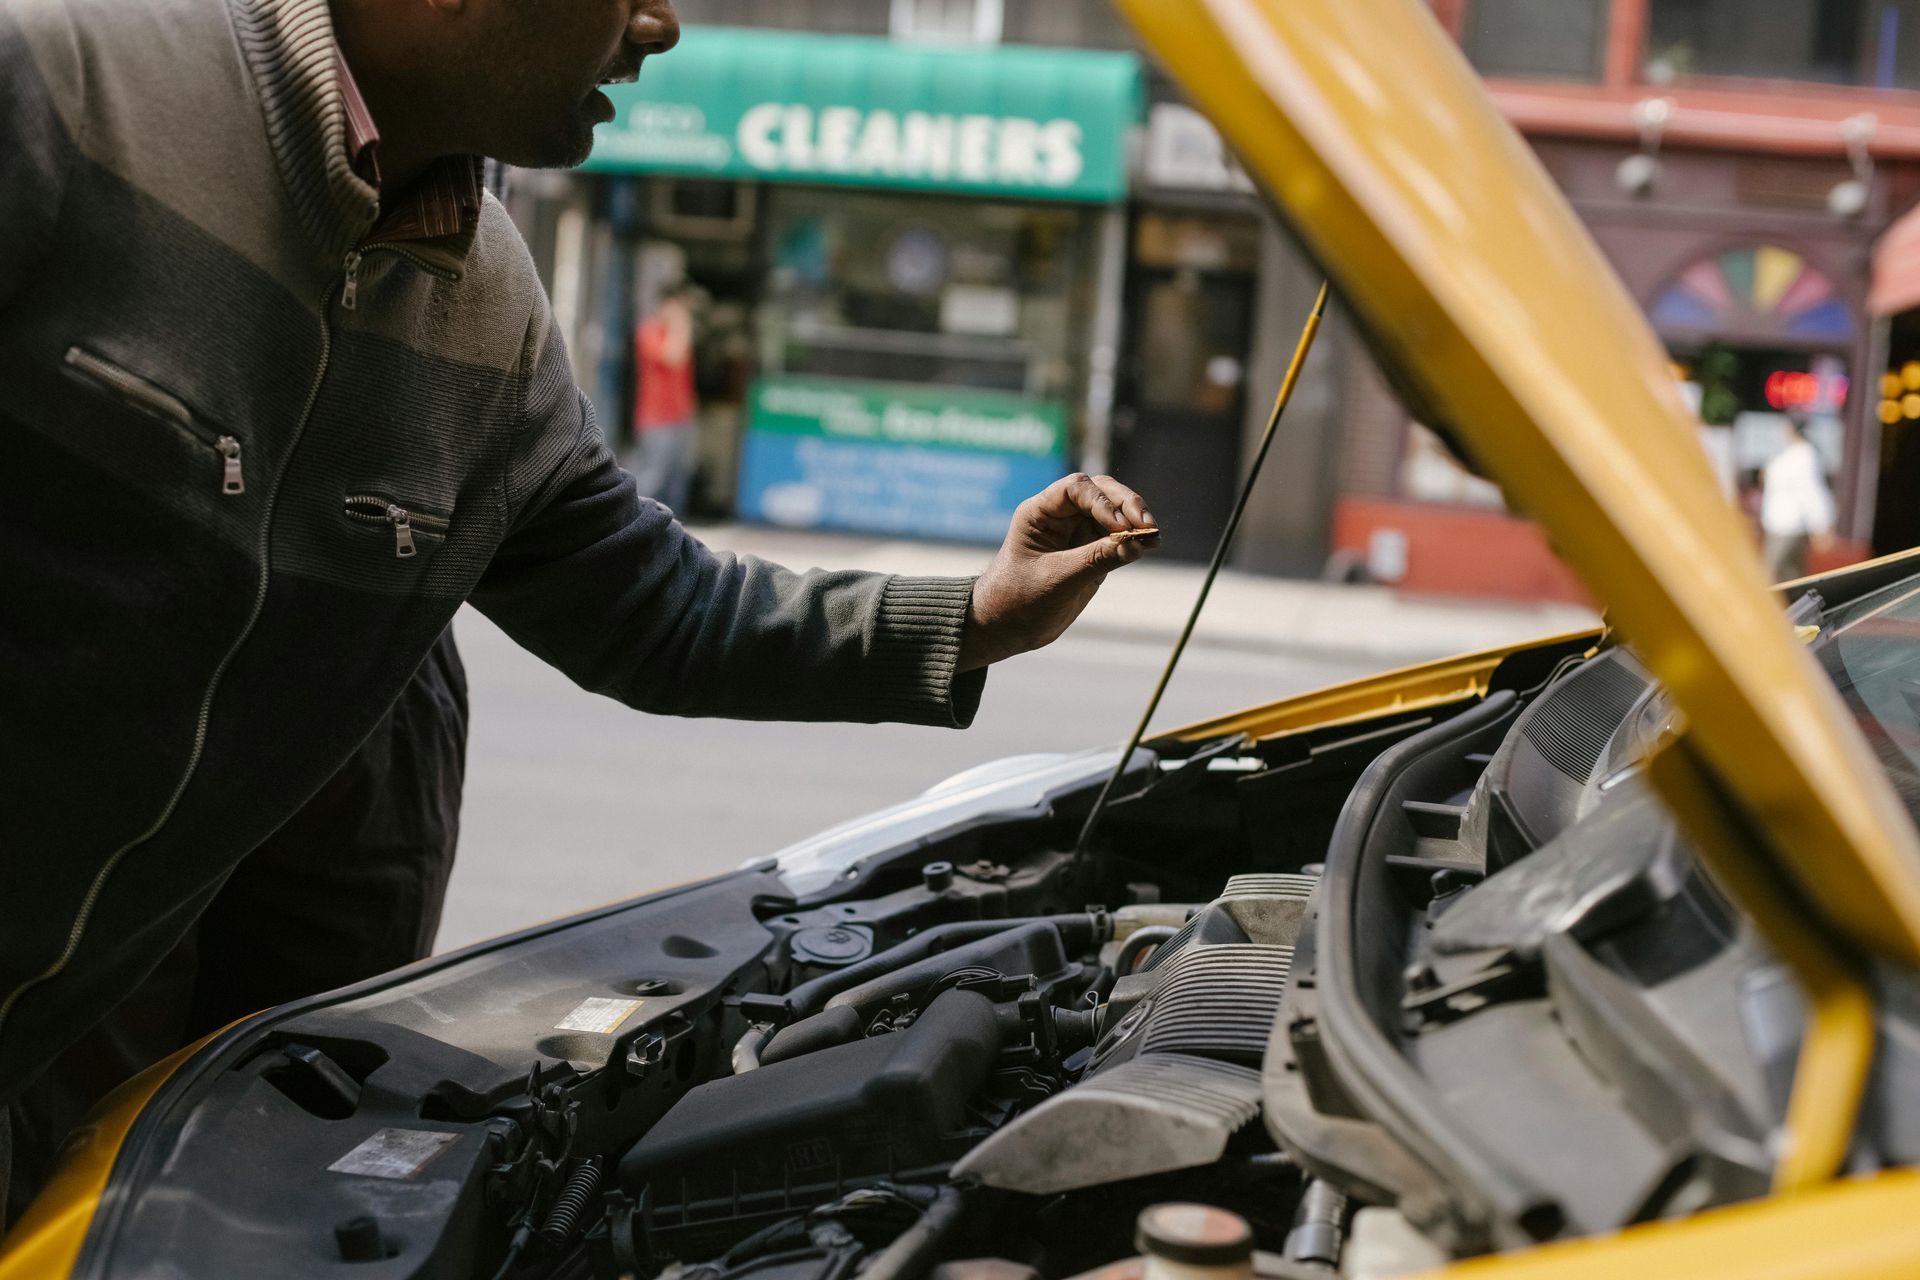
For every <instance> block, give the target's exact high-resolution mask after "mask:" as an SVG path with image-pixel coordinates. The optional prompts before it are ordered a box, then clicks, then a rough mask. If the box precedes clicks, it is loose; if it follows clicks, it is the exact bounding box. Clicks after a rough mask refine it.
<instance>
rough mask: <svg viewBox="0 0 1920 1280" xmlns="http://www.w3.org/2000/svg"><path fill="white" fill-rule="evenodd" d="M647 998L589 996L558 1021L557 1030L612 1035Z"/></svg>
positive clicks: (555, 1026)
mask: <svg viewBox="0 0 1920 1280" xmlns="http://www.w3.org/2000/svg"><path fill="white" fill-rule="evenodd" d="M645 1003H646V1001H645V1000H621V999H618V998H617V997H612V996H588V997H587V998H586V999H585V1000H582V1001H581V1002H580V1003H579V1004H577V1005H575V1006H573V1012H572V1013H570V1014H568V1015H567V1016H566V1017H565V1018H563V1019H561V1020H560V1021H559V1022H556V1023H555V1024H554V1026H553V1029H554V1030H555V1031H595V1032H598V1033H599V1034H601V1035H605V1036H610V1035H612V1034H613V1033H614V1032H616V1031H618V1030H619V1029H620V1024H621V1023H623V1022H625V1021H626V1020H627V1019H628V1018H631V1017H632V1016H633V1011H634V1010H635V1009H638V1008H639V1007H640V1006H641V1005H643V1004H645Z"/></svg>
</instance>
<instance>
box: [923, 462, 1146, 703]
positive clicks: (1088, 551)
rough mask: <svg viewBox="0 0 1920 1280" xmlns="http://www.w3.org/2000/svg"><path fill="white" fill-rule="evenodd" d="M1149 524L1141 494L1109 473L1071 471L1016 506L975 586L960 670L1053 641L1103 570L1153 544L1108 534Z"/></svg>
mask: <svg viewBox="0 0 1920 1280" xmlns="http://www.w3.org/2000/svg"><path fill="white" fill-rule="evenodd" d="M1153 527H1154V523H1153V516H1152V514H1151V513H1150V512H1148V510H1147V504H1146V503H1145V502H1143V501H1141V499H1140V495H1139V494H1137V493H1135V492H1134V491H1133V490H1131V489H1129V488H1127V486H1125V485H1123V484H1121V483H1120V482H1119V481H1118V480H1115V479H1114V478H1113V477H1111V476H1088V475H1083V474H1075V475H1070V476H1067V477H1066V478H1065V479H1061V480H1056V481H1054V482H1053V483H1052V484H1050V485H1048V486H1047V487H1046V488H1045V489H1044V490H1042V491H1041V492H1040V493H1037V494H1035V495H1034V496H1033V497H1031V498H1028V499H1027V500H1026V501H1025V502H1023V503H1021V504H1020V506H1019V507H1018V508H1017V509H1016V510H1015V511H1014V513H1013V525H1012V527H1011V528H1009V529H1008V530H1007V540H1006V542H1004V543H1002V544H1001V547H1000V552H999V554H998V555H996V556H994V558H993V563H992V564H991V565H989V566H987V571H986V572H985V573H983V574H981V575H980V578H979V580H978V581H976V582H975V583H974V584H973V604H972V606H971V607H970V608H969V609H968V610H967V627H966V632H965V634H964V635H963V636H962V637H961V640H960V670H962V671H972V670H973V669H974V668H976V667H984V666H986V665H987V664H988V663H990V662H998V661H1000V659H1002V658H1010V657H1012V656H1013V655H1014V654H1016V653H1025V652H1027V651H1028V650H1029V649H1038V648H1040V647H1041V646H1042V645H1046V644H1051V643H1052V642H1053V641H1054V640H1055V639H1056V638H1058V636H1059V635H1060V633H1061V632H1062V631H1065V630H1066V629H1067V627H1068V626H1069V625H1071V624H1072V622H1073V620H1074V619H1075V618H1077V617H1079V616H1080V611H1081V610H1082V609H1084V608H1086V607H1087V601H1089V600H1091V599H1093V593H1094V592H1095V591H1098V590H1099V589H1100V583H1101V582H1102V581H1103V580H1104V579H1105V578H1106V576H1107V574H1108V573H1110V572H1112V571H1113V570H1115V569H1117V568H1119V567H1120V566H1121V565H1123V564H1132V563H1133V562H1134V561H1135V560H1138V559H1139V558H1140V557H1141V556H1143V555H1145V554H1146V553H1147V548H1148V547H1150V546H1152V545H1153V543H1154V542H1155V539H1154V538H1152V537H1150V536H1149V537H1135V538H1126V539H1120V540H1115V539H1114V538H1113V537H1112V536H1111V535H1112V534H1116V533H1128V532H1131V531H1133V530H1137V529H1151V528H1153Z"/></svg>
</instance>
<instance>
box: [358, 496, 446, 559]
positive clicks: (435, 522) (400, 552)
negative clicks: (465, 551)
mask: <svg viewBox="0 0 1920 1280" xmlns="http://www.w3.org/2000/svg"><path fill="white" fill-rule="evenodd" d="M346 512H347V516H348V518H350V519H353V520H362V521H367V522H369V523H378V524H387V525H391V526H392V527H393V555H394V558H395V559H397V560H405V559H407V558H408V557H410V556H413V555H416V554H418V552H419V548H418V547H417V546H415V545H414V541H413V531H414V530H415V529H418V530H419V531H420V532H421V533H424V534H428V535H430V536H432V537H435V538H444V537H446V536H447V530H448V529H450V528H452V525H451V523H450V522H449V521H447V520H446V519H445V518H444V517H441V516H436V515H429V514H427V513H426V512H424V511H413V510H410V509H408V508H406V507H403V506H401V505H400V504H399V503H397V502H388V501H387V500H386V499H385V498H376V497H374V496H373V495H372V494H367V493H356V494H350V495H348V497H347V506H346Z"/></svg>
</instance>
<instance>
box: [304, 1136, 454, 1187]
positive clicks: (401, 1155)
mask: <svg viewBox="0 0 1920 1280" xmlns="http://www.w3.org/2000/svg"><path fill="white" fill-rule="evenodd" d="M459 1137H460V1135H459V1134H457V1133H435V1132H433V1131H432V1130H429V1129H382V1130H380V1131H379V1132H378V1133H376V1134H374V1135H373V1136H372V1137H371V1138H368V1139H367V1140H366V1141H365V1142H363V1143H361V1144H360V1145H359V1146H357V1147H355V1148H354V1149H353V1150H351V1151H349V1152H347V1154H345V1155H343V1156H341V1157H340V1158H339V1159H338V1160H335V1161H334V1162H333V1163H332V1164H330V1165H328V1166H327V1170H328V1171H329V1172H330V1173H351V1174H357V1175H358V1176H360V1177H363V1178H411V1177H412V1176H413V1175H414V1174H416V1173H418V1172H420V1171H421V1170H422V1169H424V1168H426V1167H427V1163H428V1162H429V1161H431V1160H432V1159H433V1158H434V1157H435V1156H437V1155H439V1154H440V1153H441V1152H442V1151H445V1150H446V1149H447V1148H448V1147H449V1146H452V1145H453V1143H454V1142H455V1141H456V1140H457V1139H458V1138H459Z"/></svg>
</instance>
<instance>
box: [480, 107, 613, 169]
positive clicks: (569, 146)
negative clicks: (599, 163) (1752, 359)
mask: <svg viewBox="0 0 1920 1280" xmlns="http://www.w3.org/2000/svg"><path fill="white" fill-rule="evenodd" d="M593 124H594V122H593V120H592V119H591V118H589V117H588V116H587V115H586V113H585V112H580V113H577V114H576V115H575V116H574V117H573V118H571V119H569V120H566V121H564V122H561V123H558V124H556V125H554V126H553V127H551V128H549V129H547V130H546V131H544V132H542V133H539V134H536V135H534V136H532V137H529V138H527V139H525V140H524V141H523V142H522V143H521V144H520V145H519V146H517V147H515V148H514V149H513V153H512V154H508V153H505V152H504V150H503V151H502V153H501V154H497V155H495V156H494V157H493V158H494V159H495V160H499V161H502V162H503V163H506V164H510V165H512V166H514V167H515V168H517V169H571V168H573V167H574V166H575V165H578V164H580V163H582V162H583V161H585V160H586V158H587V157H588V156H589V155H591V154H593Z"/></svg>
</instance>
